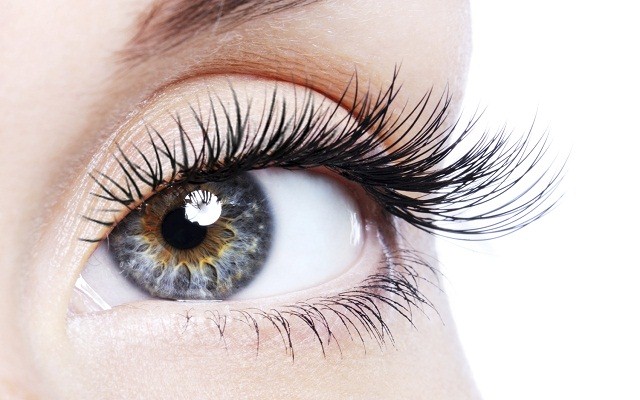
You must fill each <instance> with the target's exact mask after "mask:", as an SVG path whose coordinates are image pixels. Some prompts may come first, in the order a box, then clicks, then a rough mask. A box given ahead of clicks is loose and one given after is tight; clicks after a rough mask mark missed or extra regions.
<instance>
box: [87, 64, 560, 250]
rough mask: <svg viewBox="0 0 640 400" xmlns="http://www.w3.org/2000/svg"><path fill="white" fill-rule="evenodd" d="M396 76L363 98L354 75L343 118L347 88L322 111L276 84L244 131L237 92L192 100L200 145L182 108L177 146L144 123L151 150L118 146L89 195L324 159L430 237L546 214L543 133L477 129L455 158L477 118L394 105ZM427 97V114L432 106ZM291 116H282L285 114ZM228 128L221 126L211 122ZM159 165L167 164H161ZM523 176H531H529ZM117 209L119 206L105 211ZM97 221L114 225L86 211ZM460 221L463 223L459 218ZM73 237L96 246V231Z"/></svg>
mask: <svg viewBox="0 0 640 400" xmlns="http://www.w3.org/2000/svg"><path fill="white" fill-rule="evenodd" d="M396 78H397V74H395V75H394V77H393V80H392V83H391V84H390V85H389V87H388V88H387V89H386V90H384V91H381V92H379V93H378V94H377V95H374V94H371V93H369V92H367V93H365V94H364V95H361V96H359V93H358V82H357V77H356V79H355V95H354V100H353V102H352V104H353V106H351V107H350V108H349V109H348V115H349V116H350V117H351V118H350V120H347V118H343V119H340V120H339V121H338V122H336V121H335V118H333V117H334V116H335V114H336V113H337V111H338V108H339V107H341V105H340V104H341V103H342V102H343V100H344V99H345V98H346V96H347V93H348V92H349V90H350V88H351V84H349V86H348V87H347V89H346V90H345V91H344V92H343V96H342V98H341V99H340V100H339V101H338V102H337V104H336V105H335V107H333V108H328V109H327V108H326V107H324V108H323V107H318V105H317V104H315V103H314V102H313V100H312V99H311V95H310V93H309V92H308V93H307V95H306V96H305V100H304V103H303V107H302V108H301V110H295V109H294V110H293V111H290V110H289V109H288V108H287V104H286V103H284V102H283V103H282V104H281V105H280V108H277V107H278V105H277V102H276V97H277V90H276V91H274V93H273V94H272V98H271V102H270V103H269V105H268V106H267V107H265V109H264V110H263V112H262V120H261V122H260V124H259V126H258V127H257V128H256V129H253V130H252V131H251V132H249V131H248V129H249V128H248V123H247V122H248V119H249V115H251V113H252V112H253V110H251V107H250V106H249V107H247V109H246V111H245V112H244V113H243V111H242V109H241V106H240V102H239V101H238V97H237V95H236V93H235V91H234V92H233V93H234V99H235V104H234V108H233V109H229V108H227V107H225V106H224V105H223V104H222V103H220V106H221V107H222V109H223V115H219V114H218V111H216V107H214V105H215V100H214V98H213V97H210V106H211V107H210V109H209V110H208V113H207V114H205V113H202V112H201V111H200V110H199V108H198V109H196V108H195V107H191V111H192V116H191V117H192V118H194V120H195V122H196V123H197V126H198V127H199V131H200V132H199V134H200V135H201V137H200V138H199V139H201V142H202V145H201V146H200V147H198V148H197V147H196V146H195V145H194V139H195V138H192V137H191V136H190V134H188V133H187V130H186V129H185V127H184V124H183V119H182V117H181V116H180V115H176V116H175V117H174V120H175V123H176V129H177V131H178V134H179V139H180V143H179V144H178V145H176V144H175V143H171V144H169V143H167V141H166V140H165V139H164V138H163V135H162V134H161V133H160V132H158V131H157V130H155V129H154V128H153V127H151V126H147V132H148V137H149V141H150V144H151V145H152V149H153V153H152V154H145V153H144V152H143V151H141V150H140V149H139V148H138V147H135V146H134V147H135V149H136V150H137V153H138V155H139V156H140V158H141V159H142V160H143V162H142V163H135V162H134V161H133V160H132V158H131V157H129V156H127V155H126V154H125V152H124V151H122V149H121V148H120V147H119V146H118V149H119V151H118V153H117V154H115V155H114V157H115V159H116V162H117V163H118V165H119V167H120V169H121V170H122V172H123V174H122V175H123V177H124V182H122V181H118V180H116V179H114V178H112V177H109V176H107V175H104V174H101V173H97V174H91V177H92V178H93V179H94V181H95V182H96V183H97V185H98V187H99V188H100V190H99V191H98V192H94V193H93V195H94V196H97V197H99V198H102V199H106V200H108V201H111V202H116V203H119V204H121V205H123V206H126V207H128V208H131V207H133V206H135V205H136V204H137V203H139V202H140V201H142V200H143V199H144V197H145V194H144V193H143V192H146V191H148V190H146V189H144V188H143V186H146V187H148V188H149V189H150V191H151V192H152V193H156V192H158V191H160V190H162V189H163V188H164V187H166V186H168V185H171V184H175V183H179V182H192V183H198V182H204V181H222V180H226V179H229V178H230V177H232V176H235V175H237V174H239V173H242V172H246V171H248V170H251V169H261V168H267V167H274V166H277V167H282V168H289V169H294V168H302V169H306V168H314V167H324V168H327V169H329V170H331V171H334V172H335V173H337V174H339V175H341V176H343V177H344V178H346V179H349V180H351V181H353V182H356V183H358V184H360V185H361V186H362V187H363V189H364V190H365V191H366V192H367V193H368V194H369V195H370V196H371V197H372V198H373V199H374V200H375V201H376V202H377V203H378V204H380V205H381V207H383V209H384V210H386V211H387V212H388V213H389V214H391V215H394V216H397V217H399V218H401V219H403V220H405V221H406V222H408V223H409V224H411V225H413V226H415V227H417V228H420V229H422V230H424V231H427V232H429V233H432V234H438V235H442V236H448V237H455V238H462V239H472V240H473V239H489V238H493V237H497V236H501V235H504V234H508V233H510V232H513V231H515V230H518V229H520V228H522V227H524V226H526V225H527V224H529V223H530V222H532V221H534V220H536V219H538V218H540V217H541V216H542V215H544V214H546V213H547V212H548V211H549V210H550V209H551V208H552V207H553V205H554V202H553V201H549V198H550V197H551V195H552V193H553V192H554V189H555V188H556V187H557V185H558V184H559V182H560V180H561V175H562V168H560V169H558V170H557V171H556V172H553V170H552V169H545V170H544V171H543V172H542V173H540V175H539V176H538V177H537V178H535V179H531V178H530V177H529V175H530V174H532V173H533V171H537V169H536V168H537V167H538V166H539V164H540V162H541V160H543V158H544V156H545V153H546V151H547V149H548V138H547V137H546V136H543V137H542V138H540V139H538V140H535V141H534V140H532V137H533V136H532V135H531V132H529V134H528V135H525V136H524V137H523V138H521V139H519V140H517V141H515V142H510V141H509V140H508V135H507V134H506V131H505V130H502V131H501V132H499V133H498V134H497V135H491V134H489V133H487V132H485V133H483V134H482V135H481V136H480V139H479V140H477V141H476V142H475V143H474V144H473V145H472V146H470V148H469V149H468V150H466V151H464V153H463V154H462V155H461V156H455V158H454V159H453V161H451V160H450V158H451V157H454V154H455V153H456V151H458V152H459V150H460V149H462V148H464V147H465V146H467V142H469V141H470V140H471V138H472V135H471V133H472V131H473V130H474V127H475V126H476V123H477V118H475V117H474V118H472V120H471V121H469V122H468V123H467V124H466V125H465V126H464V127H463V128H462V132H461V133H460V134H459V135H458V136H457V137H455V138H454V132H456V131H457V130H458V126H459V125H460V123H459V122H460V121H457V122H455V123H452V124H450V125H449V126H446V125H445V124H446V123H447V120H448V118H447V117H448V110H449V107H450V100H451V98H450V97H449V96H447V95H446V94H444V95H442V96H440V98H438V99H437V100H433V96H432V92H431V91H429V92H428V93H427V94H425V96H423V98H422V99H421V100H420V101H419V102H418V103H417V104H416V105H415V106H414V107H411V108H409V107H406V106H405V107H403V108H402V110H401V112H400V113H399V114H398V113H395V114H394V113H393V110H394V103H395V102H396V100H397V96H398V93H399V90H400V87H399V86H398V85H397V83H396ZM433 101H435V104H434V106H433V107H431V109H432V111H430V112H429V111H428V110H429V109H430V107H429V106H430V105H431V103H432V102H433ZM287 115H289V117H287ZM223 120H224V121H225V122H226V126H227V128H226V131H225V132H222V131H220V130H219V124H218V122H219V121H223ZM163 161H166V162H167V163H168V164H169V165H170V168H169V170H166V169H163V167H162V165H163ZM525 177H527V179H528V181H529V182H533V183H532V184H529V185H526V184H525V179H524V178H525ZM107 212H117V210H107ZM84 217H85V218H86V219H87V220H90V221H92V222H95V223H98V224H100V225H104V226H113V225H114V224H115V222H114V221H111V220H107V219H105V218H96V217H94V216H91V215H85V216H84ZM459 222H464V224H460V223H459ZM81 240H84V241H89V242H97V241H99V240H101V239H87V238H83V239H81Z"/></svg>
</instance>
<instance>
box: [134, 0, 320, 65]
mask: <svg viewBox="0 0 640 400" xmlns="http://www.w3.org/2000/svg"><path fill="white" fill-rule="evenodd" d="M318 1H320V0H157V1H155V2H154V3H153V4H152V5H151V6H150V7H149V8H148V9H146V10H145V11H143V12H142V13H141V14H140V17H139V18H138V21H137V23H136V28H135V34H134V35H133V37H132V39H131V40H130V41H129V43H128V45H127V46H126V48H125V50H124V51H123V52H122V55H123V58H124V59H125V61H134V62H140V61H144V60H145V59H147V58H149V57H151V56H154V55H158V54H162V53H165V52H167V51H169V50H171V49H173V48H174V47H176V46H179V45H181V44H183V43H184V42H186V41H188V40H189V39H191V38H192V37H194V36H196V35H197V34H199V33H201V32H203V31H205V30H207V29H215V32H216V33H218V34H219V33H224V32H227V31H229V30H230V29H233V28H235V27H237V26H239V25H241V24H243V23H245V22H248V21H251V20H254V19H256V18H259V17H262V16H265V15H270V14H275V13H278V12H282V11H285V10H291V9H297V8H300V7H303V6H307V5H309V4H313V3H316V2H318Z"/></svg>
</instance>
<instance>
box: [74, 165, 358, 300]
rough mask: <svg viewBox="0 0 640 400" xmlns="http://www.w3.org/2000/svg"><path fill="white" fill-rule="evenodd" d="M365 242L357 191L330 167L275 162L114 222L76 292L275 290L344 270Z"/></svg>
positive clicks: (93, 296)
mask: <svg viewBox="0 0 640 400" xmlns="http://www.w3.org/2000/svg"><path fill="white" fill-rule="evenodd" d="M364 242H365V232H364V225H363V223H362V213H361V207H360V205H359V203H358V199H357V197H356V196H354V195H353V193H352V190H351V189H350V188H348V187H347V186H346V185H345V184H344V182H341V181H340V179H337V178H334V177H332V176H330V175H329V174H326V173H321V172H318V171H315V170H314V171H310V170H295V171H292V170H285V169H280V168H268V169H264V170H258V171H251V172H249V173H244V174H240V175H238V176H235V177H233V178H230V179H227V180H224V181H221V182H203V183H189V182H184V183H180V184H177V185H173V186H171V187H169V188H166V189H164V190H162V191H160V192H158V193H156V194H155V195H154V196H152V197H151V198H149V199H148V200H147V201H146V202H145V205H144V207H141V208H138V209H136V210H134V211H132V212H130V213H129V214H128V215H127V216H126V217H125V218H123V219H122V220H121V221H120V222H119V223H118V224H117V226H115V228H114V229H113V231H112V232H111V233H110V234H109V236H108V237H107V238H106V239H105V240H104V241H103V242H102V243H100V245H99V247H98V248H97V250H96V251H95V252H94V253H93V254H92V255H91V256H90V258H89V260H88V262H87V264H86V266H85V268H84V270H83V272H82V273H81V277H80V279H79V281H78V284H76V289H77V290H76V292H77V293H79V294H81V295H82V296H84V300H83V303H87V302H88V301H91V302H93V303H94V307H93V309H96V308H98V309H100V308H102V309H104V308H108V307H113V306H116V305H121V304H126V303H129V302H133V301H138V300H145V299H151V298H162V299H173V300H224V299H229V298H231V299H251V298H264V297H271V296H276V295H282V294H287V293H291V292H296V291H300V290H304V289H309V288H312V287H316V286H320V285H322V284H324V283H326V282H328V281H330V280H332V279H334V278H336V277H338V276H340V275H342V274H344V273H345V272H346V271H348V270H350V269H351V268H352V267H353V266H354V265H355V264H357V261H358V260H359V259H360V257H361V256H362V253H363V248H364V245H365V243H364ZM87 299H88V300H87Z"/></svg>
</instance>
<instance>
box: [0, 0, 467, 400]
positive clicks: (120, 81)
mask: <svg viewBox="0 0 640 400" xmlns="http://www.w3.org/2000/svg"><path fill="white" fill-rule="evenodd" d="M168 3H174V2H167V4H168ZM153 4H154V3H153V2H152V1H147V0H139V1H124V0H118V1H109V2H70V1H67V2H63V1H57V2H39V1H35V0H32V1H14V0H7V1H2V3H0V9H2V12H1V13H0V32H1V34H0V59H1V60H2V62H0V110H2V112H1V113H0V137H1V139H2V143H3V146H2V147H1V148H0V152H1V155H0V163H2V170H3V173H2V180H1V181H0V192H1V193H2V196H0V209H1V210H2V212H1V213H0V227H2V232H3V233H2V234H1V235H0V254H2V256H3V259H2V265H0V271H1V272H2V277H3V278H2V279H0V343H2V346H0V399H13V398H18V399H22V398H26V399H56V398H64V399H75V398H101V399H111V398H114V399H116V398H118V399H120V398H126V399H134V398H141V399H144V398H155V399H161V398H166V399H179V398H190V399H191V398H193V399H196V398H197V399H201V398H220V399H226V398H229V399H237V398H287V397H289V398H385V399H386V398H389V399H392V398H393V399H401V398H407V399H408V398H411V399H417V398H422V399H474V398H478V397H479V396H478V394H477V392H476V389H475V386H474V383H473V380H472V377H471V374H470V372H469V370H468V367H467V365H466V361H465V358H464V355H463V353H462V350H461V346H460V344H459V343H458V340H457V336H456V332H455V327H454V323H453V321H452V319H451V315H450V311H449V309H448V306H447V301H446V296H445V295H444V293H442V292H441V291H440V290H438V289H437V288H433V287H426V286H425V293H424V294H425V295H426V296H427V297H428V298H429V300H430V301H431V302H433V303H434V305H435V308H436V309H437V314H436V313H434V312H433V311H427V312H425V314H416V316H415V318H414V320H413V323H414V324H415V327H413V326H411V324H409V323H408V322H407V321H405V320H403V319H401V318H399V317H398V316H397V315H392V314H390V315H388V316H387V318H388V320H387V323H388V324H389V326H390V329H391V330H392V332H393V336H394V339H395V345H386V346H383V347H382V348H380V347H379V346H378V345H377V344H375V343H367V344H366V345H365V347H366V351H364V350H363V345H362V343H359V342H357V341H350V340H342V341H341V342H340V346H341V353H342V354H340V353H339V352H337V351H336V350H335V349H333V350H330V351H328V353H327V354H326V355H325V356H323V355H322V353H321V351H319V348H318V346H317V344H309V342H310V340H307V338H306V337H305V336H304V335H303V334H300V335H299V336H301V337H298V338H294V339H297V340H298V342H299V343H298V344H297V349H296V357H295V360H294V361H293V360H292V358H291V355H290V354H286V353H285V351H283V348H282V345H281V343H280V342H278V340H279V339H278V340H276V339H274V338H273V337H272V338H271V339H273V340H271V339H269V337H268V335H269V334H268V333H267V338H266V339H265V341H264V342H263V343H261V350H260V352H259V354H258V355H257V356H256V354H255V349H254V348H253V347H251V350H248V349H247V348H246V347H247V346H244V347H243V345H242V344H240V345H238V346H237V347H233V346H231V347H230V348H228V349H225V348H224V346H222V345H220V344H219V343H218V339H217V338H216V339H215V341H216V343H215V344H211V343H210V342H209V341H207V340H206V338H205V337H203V335H204V334H203V333H202V332H199V331H197V329H198V328H197V324H196V325H194V326H196V328H193V332H192V331H190V330H189V329H187V328H188V327H187V328H185V326H184V325H185V321H188V320H189V318H187V317H185V318H183V319H182V320H180V319H176V317H175V316H176V314H180V313H182V314H184V313H185V311H186V312H188V311H190V310H189V309H187V308H185V307H182V308H181V309H178V308H176V303H175V302H156V303H153V302H145V303H143V304H141V305H139V306H135V307H124V308H122V309H120V310H119V311H116V310H111V311H108V312H106V313H103V314H101V315H100V316H95V317H87V318H76V319H74V320H73V322H70V320H68V307H69V301H70V298H71V294H72V292H73V286H74V283H75V281H76V279H77V277H78V275H79V273H80V272H81V270H82V267H83V265H84V263H85V262H86V260H87V258H88V257H89V256H90V254H91V252H92V250H93V249H94V248H95V246H94V245H91V244H88V243H83V242H80V241H78V237H80V236H81V235H82V234H83V233H84V231H83V230H84V229H88V228H86V227H85V225H82V223H81V222H79V221H80V219H79V218H78V215H80V214H82V212H83V211H84V210H85V208H86V207H88V203H89V202H91V201H92V200H91V198H90V197H89V195H88V193H85V192H87V191H88V190H89V189H88V187H87V185H89V183H88V181H87V174H86V171H90V170H91V169H90V166H89V164H90V163H91V162H92V161H91V160H94V161H95V160H96V158H95V157H96V154H98V153H100V146H102V144H103V143H104V142H105V141H107V140H113V137H114V136H113V135H124V133H122V132H124V131H123V129H125V128H123V126H124V127H127V126H130V125H131V124H132V123H131V122H130V120H131V118H135V113H136V112H138V111H139V110H143V109H145V107H154V104H155V103H154V102H153V101H151V102H149V99H150V98H152V97H153V96H154V95H155V96H158V95H160V96H161V95H163V93H165V92H166V93H168V94H167V95H166V96H167V97H166V98H164V100H163V104H171V103H172V102H173V103H176V104H177V103H178V102H179V100H180V99H179V98H178V97H179V96H177V95H175V93H176V90H174V89H167V88H170V87H174V86H175V85H179V84H180V83H181V82H184V81H189V80H207V79H208V78H207V77H208V76H211V77H218V78H220V77H227V76H230V77H232V76H243V78H242V79H243V82H244V81H247V80H248V81H250V80H251V79H252V77H256V78H259V79H261V80H266V81H269V80H273V81H284V82H291V83H295V84H297V85H300V86H304V87H307V88H311V89H313V90H314V91H315V92H318V93H319V94H320V95H322V96H324V97H326V98H328V99H330V100H333V101H337V100H338V99H340V96H341V94H342V93H343V92H344V90H345V88H347V87H348V85H349V81H350V80H351V79H352V78H353V76H354V72H355V71H357V76H358V81H359V82H360V83H361V84H363V85H364V86H363V87H365V88H366V87H368V88H370V89H372V90H373V91H376V90H380V89H384V88H386V86H387V85H388V84H389V83H390V80H391V77H392V76H393V73H394V70H398V71H399V73H398V78H397V82H399V83H400V84H401V85H402V91H401V100H400V101H399V103H398V104H400V103H405V102H407V103H408V104H415V103H416V102H418V101H419V100H420V98H421V97H422V96H423V95H424V94H425V92H426V91H428V90H429V89H431V88H433V90H434V93H436V94H440V93H444V92H445V91H446V90H448V92H449V93H450V94H451V96H452V98H453V106H452V109H453V110H456V109H458V108H459V103H460V100H461V97H462V94H463V91H464V84H465V78H466V71H467V66H468V58H469V54H470V32H469V16H468V4H467V2H466V1H464V0H460V1H451V0H402V1H400V0H394V1H364V0H343V1H330V0H327V1H318V2H316V3H314V4H307V5H304V6H299V7H296V8H292V9H285V10H283V11H279V12H277V13H269V14H267V15H263V16H261V17H257V18H253V19H251V20H247V21H243V22H242V23H238V24H232V25H229V26H225V27H221V28H220V29H219V30H216V29H215V28H214V27H209V29H205V30H203V31H201V32H198V33H196V34H194V35H192V36H190V37H188V38H186V40H183V41H180V42H177V43H173V44H172V45H171V46H168V47H167V46H164V47H162V46H160V47H162V48H160V49H157V50H158V51H154V50H153V47H151V48H147V47H145V48H140V47H136V46H137V44H136V42H135V41H132V37H133V36H135V33H136V31H137V30H138V29H139V24H140V21H141V18H143V17H142V16H143V15H148V9H149V7H150V6H152V5H153ZM163 4H164V2H156V3H155V5H156V7H159V9H161V10H162V7H163ZM151 45H152V46H153V43H151ZM156 45H157V44H156ZM158 46H159V45H158ZM160 50H161V51H160ZM398 67H399V68H398ZM220 82H224V79H212V80H210V82H208V83H207V84H209V85H212V87H213V88H214V89H215V85H221V87H222V86H224V85H226V83H220ZM248 87H251V85H248ZM225 88H226V89H228V86H227V87H225ZM174 95H175V96H176V99H173V98H172V97H171V96H174ZM345 101H347V102H348V101H349V96H347V97H346V98H345ZM132 115H133V117H132ZM127 123H129V125H127ZM92 167H93V168H99V167H100V166H99V165H93V166H92ZM78 185H79V186H78ZM83 185H84V186H83ZM398 228H399V232H400V233H401V234H402V237H403V239H402V240H406V241H407V243H409V244H410V245H411V247H413V248H420V249H421V250H422V251H423V252H425V253H427V254H429V257H430V259H431V260H435V259H437V256H436V255H435V254H434V244H433V240H434V239H433V237H431V236H430V235H427V234H425V233H423V232H420V231H418V230H417V229H414V228H411V227H408V226H406V224H405V225H403V224H402V223H400V224H399V227H398ZM93 229H94V231H95V229H96V228H95V227H93ZM370 250H371V249H370ZM371 251H373V252H375V251H378V252H380V251H381V250H380V249H378V250H376V249H373V250H371ZM378 256H379V254H378ZM377 258H378V257H376V254H373V255H372V256H371V259H370V260H369V261H371V260H375V259H377ZM365 264H366V263H363V266H362V268H370V266H369V267H367V266H366V265H365ZM367 273H370V271H366V272H361V274H367ZM355 275H358V273H356V274H355ZM349 279H353V277H352V276H347V277H346V278H338V279H337V280H336V281H335V282H333V283H332V285H333V286H339V285H343V287H344V288H347V287H349V285H351V286H353V284H354V282H352V281H350V280H349ZM323 290H325V289H324V287H322V286H321V287H320V288H312V289H310V290H308V291H307V292H306V293H300V292H297V293H291V294H285V295H283V296H280V297H278V298H277V299H275V300H264V301H260V300H255V301H253V302H251V303H250V305H249V306H251V307H262V308H267V309H269V308H272V307H276V306H278V305H280V304H291V303H295V302H296V301H299V300H301V299H305V298H309V297H312V296H317V295H323ZM207 307H208V310H210V309H211V308H212V307H218V308H219V309H220V310H224V308H221V306H220V305H216V306H205V307H204V308H200V309H199V308H198V307H196V308H195V309H194V310H193V315H194V316H195V317H194V318H195V319H194V321H196V322H197V316H198V313H199V312H204V310H206V309H207ZM156 321H163V323H164V324H163V323H159V324H158V325H154V324H155V323H156ZM165 322H166V323H165ZM158 326H161V327H160V328H158ZM184 332H187V333H186V334H187V336H180V334H181V333H184ZM189 334H191V335H192V336H188V335H189ZM233 334H234V330H233V329H231V330H230V332H229V333H228V334H227V335H233ZM237 334H238V335H243V333H237ZM272 336H274V335H272ZM274 337H275V336H274ZM176 338H178V339H176ZM239 341H240V342H242V340H241V339H239Z"/></svg>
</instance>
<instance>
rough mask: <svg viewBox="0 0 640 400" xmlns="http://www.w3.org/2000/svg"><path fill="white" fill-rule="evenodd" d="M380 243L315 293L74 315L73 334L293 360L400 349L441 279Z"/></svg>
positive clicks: (412, 255) (419, 261) (430, 306)
mask: <svg viewBox="0 0 640 400" xmlns="http://www.w3.org/2000/svg"><path fill="white" fill-rule="evenodd" d="M369 234H380V235H382V234H381V233H380V232H369ZM378 243H379V245H380V247H377V248H370V249H368V254H367V255H366V256H365V257H363V258H362V260H361V263H360V264H361V265H356V266H354V267H353V268H352V269H351V270H350V271H349V272H348V273H346V274H344V275H342V276H341V277H339V278H337V279H335V280H333V281H330V282H328V283H326V284H324V285H321V286H318V287H316V288H314V289H312V290H305V291H303V292H298V293H292V294H288V295H284V296H278V297H274V298H269V299H263V300H255V301H225V302H175V301H158V300H154V301H144V302H138V303H132V304H129V305H123V306H119V307H116V308H114V309H112V310H109V311H104V312H99V313H94V314H86V315H74V316H70V318H69V321H68V330H69V335H70V336H72V337H79V336H82V337H84V338H85V340H86V338H90V341H91V342H97V343H101V342H107V343H112V344H113V343H120V344H121V345H122V346H125V347H126V346H129V345H135V344H140V343H145V346H150V347H157V346H165V345H166V346H169V345H171V346H179V347H180V346H190V348H191V349H194V348H197V347H202V348H203V349H204V348H206V349H208V350H210V351H213V349H216V348H217V349H218V350H224V351H231V350H232V349H233V350H235V351H240V352H241V353H246V354H247V355H255V354H256V352H258V353H260V352H261V350H262V351H264V350H268V351H273V350H275V349H278V350H279V351H281V352H282V354H285V355H287V356H293V357H295V351H296V350H300V351H301V349H303V348H304V349H305V351H304V352H305V353H306V352H307V351H306V350H309V351H315V352H319V353H322V354H324V353H326V352H337V353H341V352H342V351H344V350H345V349H347V348H351V347H354V346H353V345H355V347H354V348H358V349H360V350H359V351H361V350H362V349H363V348H364V349H365V350H366V349H368V348H370V347H372V346H373V347H378V346H380V347H384V346H389V345H393V332H394V330H396V329H397V328H398V327H397V325H398V323H400V324H406V325H411V324H414V323H415V321H414V318H418V317H419V316H421V314H422V313H423V312H425V313H426V314H427V315H430V314H433V315H437V306H436V305H435V304H434V303H432V302H431V301H432V300H431V297H432V296H434V295H436V294H437V293H438V292H439V289H438V276H437V272H436V271H435V269H433V268H432V266H431V265H429V263H427V262H425V261H424V260H423V258H424V257H423V256H422V255H420V254H418V253H416V252H413V251H409V250H402V249H396V250H393V248H394V247H396V246H395V245H394V246H393V247H392V248H391V249H385V248H383V247H384V246H385V245H386V244H385V243H382V241H378ZM383 254H384V255H383ZM302 295H304V297H302ZM436 318H437V317H436ZM105 326H109V327H110V329H108V330H105V329H104V327H105ZM85 340H82V341H80V342H84V341H85ZM234 354H235V353H234Z"/></svg>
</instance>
